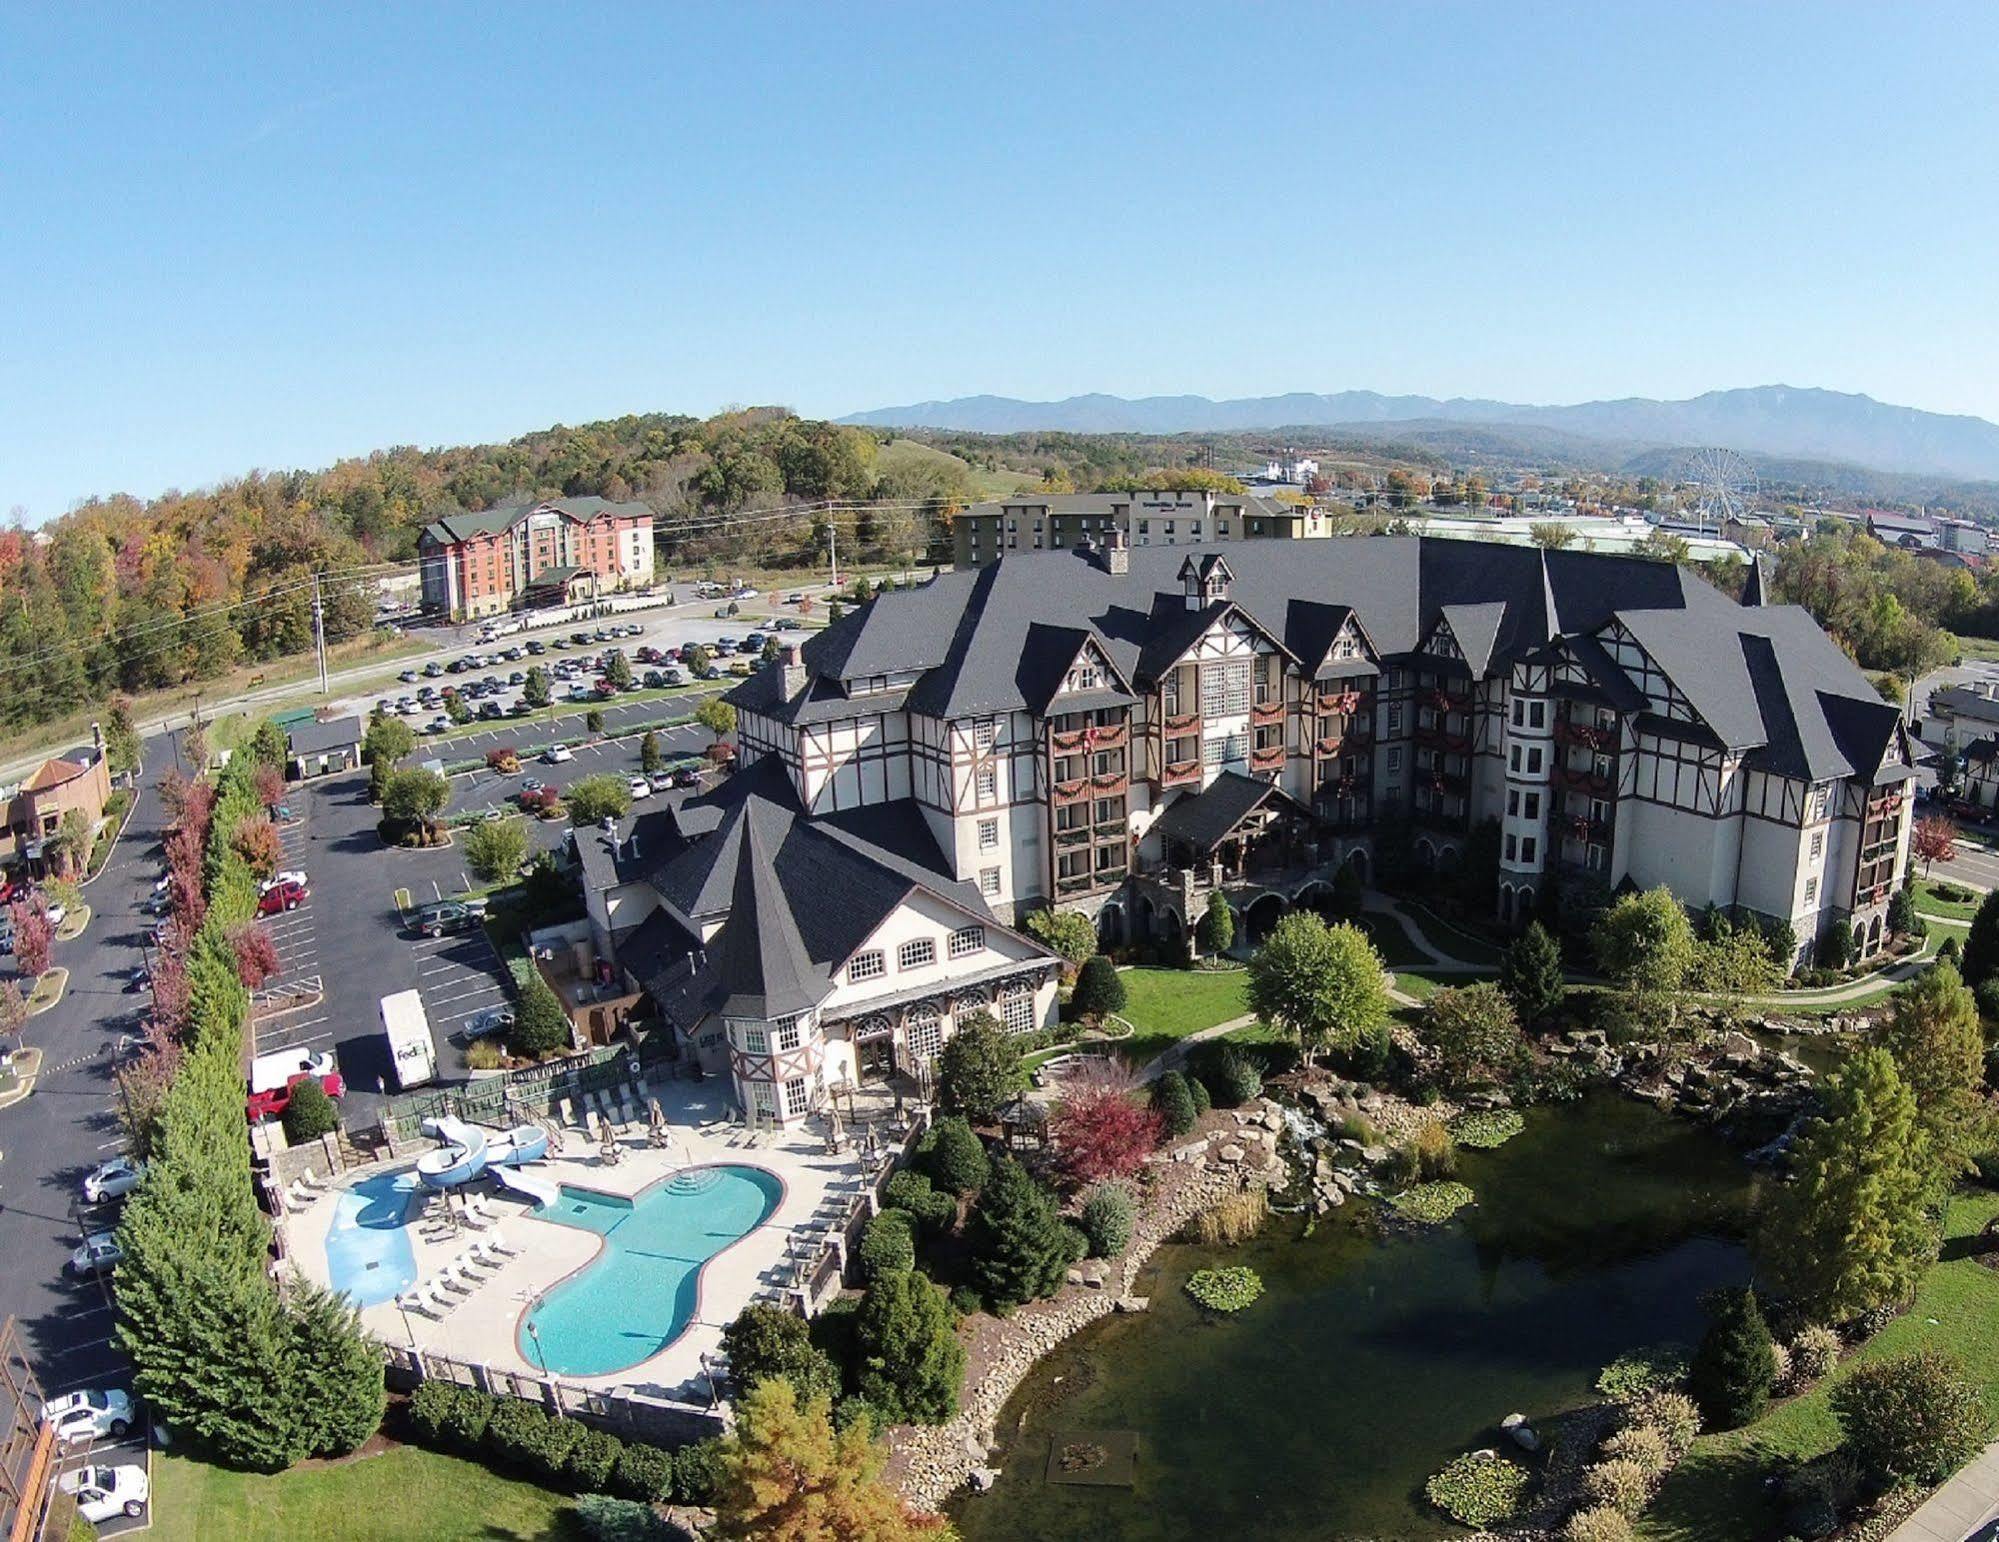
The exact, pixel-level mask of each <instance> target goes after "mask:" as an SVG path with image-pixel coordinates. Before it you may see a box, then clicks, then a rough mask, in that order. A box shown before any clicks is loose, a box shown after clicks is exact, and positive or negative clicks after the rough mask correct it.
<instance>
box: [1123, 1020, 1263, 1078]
mask: <svg viewBox="0 0 1999 1542" xmlns="http://www.w3.org/2000/svg"><path fill="white" fill-rule="evenodd" d="M1255 1022H1256V1014H1255V1013H1254V1012H1247V1013H1245V1014H1243V1015H1242V1016H1241V1017H1232V1018H1230V1019H1229V1020H1228V1021H1227V1022H1225V1023H1216V1024H1215V1026H1214V1027H1212V1028H1202V1029H1199V1030H1198V1031H1196V1032H1194V1033H1190V1034H1188V1035H1187V1037H1186V1038H1184V1039H1180V1040H1178V1041H1176V1042H1175V1043H1174V1044H1172V1045H1170V1046H1169V1047H1168V1048H1166V1049H1162V1050H1161V1051H1160V1052H1159V1053H1158V1054H1156V1055H1154V1056H1153V1057H1152V1058H1151V1059H1150V1060H1148V1061H1146V1063H1145V1067H1144V1069H1143V1070H1141V1071H1140V1072H1139V1073H1138V1085H1139V1086H1141V1087H1143V1086H1144V1085H1145V1084H1146V1083H1148V1082H1155V1081H1158V1080H1159V1078H1160V1077H1162V1076H1164V1075H1165V1074H1166V1073H1167V1072H1168V1071H1177V1070H1179V1069H1180V1067H1182V1066H1183V1065H1185V1064H1186V1063H1187V1051H1188V1050H1190V1049H1191V1048H1193V1046H1194V1045H1196V1044H1199V1043H1201V1042H1203V1041H1204V1040H1207V1039H1219V1038H1221V1037H1222V1036H1223V1035H1224V1034H1230V1033H1234V1032H1235V1031H1236V1029H1238V1028H1248V1027H1250V1026H1251V1025H1252V1024H1254V1023H1255Z"/></svg>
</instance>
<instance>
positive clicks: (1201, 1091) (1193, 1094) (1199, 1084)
mask: <svg viewBox="0 0 1999 1542" xmlns="http://www.w3.org/2000/svg"><path fill="white" fill-rule="evenodd" d="M1185 1080H1186V1083H1187V1096H1188V1097H1189V1098H1190V1099H1192V1100H1193V1104H1194V1117H1195V1118H1196V1119H1199V1118H1200V1117H1201V1115H1203V1114H1205V1113H1206V1112H1207V1111H1208V1110H1209V1109H1211V1108H1213V1107H1214V1106H1215V1100H1214V1099H1213V1098H1212V1097H1210V1096H1209V1095H1208V1084H1207V1083H1206V1082H1204V1081H1202V1080H1201V1078H1200V1077H1198V1076H1189V1077H1187V1078H1185Z"/></svg>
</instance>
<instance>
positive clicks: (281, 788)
mask: <svg viewBox="0 0 1999 1542" xmlns="http://www.w3.org/2000/svg"><path fill="white" fill-rule="evenodd" d="M250 786H251V788H252V789H253V790H254V791H255V792H256V794H257V801H258V802H259V803H261V804H263V806H264V807H265V808H276V807H277V806H278V805H279V804H280V803H282V802H284V801H285V774H284V772H282V771H280V770H279V769H278V768H277V767H276V766H270V765H263V766H259V767H257V769H256V770H255V771H252V772H251V773H250Z"/></svg>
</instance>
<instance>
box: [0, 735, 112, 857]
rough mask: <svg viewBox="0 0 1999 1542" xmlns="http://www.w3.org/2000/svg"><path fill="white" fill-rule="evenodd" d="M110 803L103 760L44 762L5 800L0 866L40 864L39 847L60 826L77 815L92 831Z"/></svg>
mask: <svg viewBox="0 0 1999 1542" xmlns="http://www.w3.org/2000/svg"><path fill="white" fill-rule="evenodd" d="M110 797H111V771H110V768H109V766H107V765H106V763H105V760H104V757H103V756H101V755H100V756H98V757H97V758H96V759H95V760H92V761H90V762H89V763H88V764H85V763H83V762H81V761H75V760H45V761H43V762H42V764H41V766H40V768H39V769H38V770H36V772H35V774H34V775H33V776H31V777H29V778H28V779H27V780H26V781H25V782H23V783H21V785H20V786H19V787H17V788H15V789H14V790H13V792H12V794H11V795H9V796H8V797H7V828H6V829H5V830H4V831H0V862H10V863H11V862H20V861H25V862H28V863H31V864H32V863H39V862H40V861H41V857H42V842H44V841H45V840H47V839H48V838H49V837H50V836H51V835H54V834H55V833H56V831H57V830H58V829H60V828H61V826H62V817H63V815H64V814H66V813H68V812H69V811H70V810H71V809H76V810H79V811H80V812H81V813H82V814H83V816H84V818H86V819H88V820H89V821H90V825H91V828H92V829H93V830H94V829H95V828H96V827H97V825H98V823H99V821H101V820H102V819H103V818H104V805H105V803H106V802H107V801H108V800H109V799H110Z"/></svg>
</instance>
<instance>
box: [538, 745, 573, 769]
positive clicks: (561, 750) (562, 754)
mask: <svg viewBox="0 0 1999 1542" xmlns="http://www.w3.org/2000/svg"><path fill="white" fill-rule="evenodd" d="M541 758H542V759H543V760H544V761H546V762H547V763H548V764H549V765H551V766H559V765H561V764H562V763H563V762H564V761H566V760H574V759H575V758H576V756H575V753H574V752H573V751H571V749H570V748H569V746H568V745H566V744H551V745H550V746H549V747H548V748H547V749H545V750H543V751H542V752H541Z"/></svg>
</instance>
